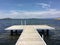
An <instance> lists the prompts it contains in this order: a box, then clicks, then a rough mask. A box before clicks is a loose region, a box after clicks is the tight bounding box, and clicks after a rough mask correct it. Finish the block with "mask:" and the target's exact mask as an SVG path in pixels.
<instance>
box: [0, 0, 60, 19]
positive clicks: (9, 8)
mask: <svg viewBox="0 0 60 45" xmlns="http://www.w3.org/2000/svg"><path fill="white" fill-rule="evenodd" d="M57 17H60V0H0V18H57Z"/></svg>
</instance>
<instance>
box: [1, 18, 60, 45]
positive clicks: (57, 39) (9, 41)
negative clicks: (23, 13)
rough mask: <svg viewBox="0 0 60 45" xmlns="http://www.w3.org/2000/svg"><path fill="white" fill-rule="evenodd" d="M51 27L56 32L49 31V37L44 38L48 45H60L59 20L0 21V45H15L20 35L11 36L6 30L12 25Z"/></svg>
mask: <svg viewBox="0 0 60 45" xmlns="http://www.w3.org/2000/svg"><path fill="white" fill-rule="evenodd" d="M21 21H22V25H25V21H26V25H49V26H52V27H54V28H55V30H50V31H49V36H48V37H44V41H45V42H46V44H47V45H60V20H57V19H0V45H15V43H16V41H17V40H18V38H19V36H20V34H21V33H22V32H20V34H19V35H15V34H14V35H13V36H11V35H10V31H6V30H5V29H6V28H7V27H9V26H12V25H21Z"/></svg>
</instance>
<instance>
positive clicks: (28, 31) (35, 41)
mask: <svg viewBox="0 0 60 45" xmlns="http://www.w3.org/2000/svg"><path fill="white" fill-rule="evenodd" d="M23 30H24V31H23V32H22V34H21V36H20V37H19V39H18V40H17V43H16V44H15V45H46V43H45V42H44V40H43V38H42V37H41V36H40V35H39V33H38V32H37V30H36V29H35V28H34V27H31V26H26V27H24V29H23Z"/></svg>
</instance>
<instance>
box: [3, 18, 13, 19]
mask: <svg viewBox="0 0 60 45" xmlns="http://www.w3.org/2000/svg"><path fill="white" fill-rule="evenodd" d="M3 19H12V18H3Z"/></svg>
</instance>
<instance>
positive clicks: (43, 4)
mask: <svg viewBox="0 0 60 45" xmlns="http://www.w3.org/2000/svg"><path fill="white" fill-rule="evenodd" d="M37 6H41V7H42V8H46V9H48V8H50V4H47V3H37Z"/></svg>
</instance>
